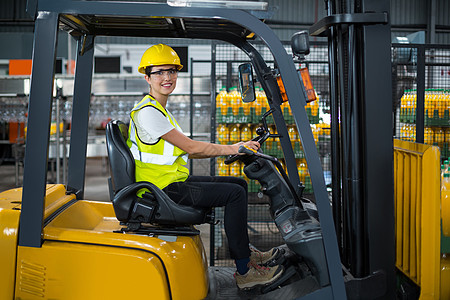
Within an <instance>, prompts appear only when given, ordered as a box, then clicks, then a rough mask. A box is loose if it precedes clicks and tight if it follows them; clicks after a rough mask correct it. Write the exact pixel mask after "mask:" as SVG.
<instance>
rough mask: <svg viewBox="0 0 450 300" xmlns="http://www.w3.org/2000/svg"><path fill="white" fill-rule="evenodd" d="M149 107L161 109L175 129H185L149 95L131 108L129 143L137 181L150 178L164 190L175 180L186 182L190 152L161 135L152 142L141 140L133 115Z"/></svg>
mask: <svg viewBox="0 0 450 300" xmlns="http://www.w3.org/2000/svg"><path fill="white" fill-rule="evenodd" d="M147 106H153V107H154V108H156V109H157V110H159V111H160V112H161V113H162V114H163V115H164V116H165V117H166V118H167V119H168V120H169V122H170V123H171V124H172V125H173V126H174V127H175V128H176V129H178V130H180V131H182V130H181V127H180V125H178V123H177V121H176V120H175V118H174V117H173V116H172V114H170V113H169V112H167V111H166V110H165V109H164V108H163V107H162V105H161V104H160V103H159V102H158V101H156V100H155V99H153V98H152V97H151V96H149V95H147V96H145V97H144V99H142V100H141V102H139V103H138V104H137V105H136V106H135V107H134V108H133V109H132V110H131V114H130V115H131V120H130V127H129V134H128V140H127V144H128V147H130V150H131V153H132V154H133V157H134V161H135V163H136V181H137V182H138V181H149V182H151V183H153V184H154V185H156V186H157V187H159V188H160V189H163V188H165V187H166V186H168V185H169V184H171V183H173V182H180V181H185V180H186V179H187V178H188V176H189V170H188V169H187V168H186V167H185V165H186V164H187V158H188V154H187V153H186V152H185V151H183V150H181V149H180V148H178V147H176V146H174V145H172V144H171V143H169V142H167V141H165V140H164V139H162V138H159V139H158V140H157V141H156V142H155V143H153V144H148V143H144V142H143V141H141V140H140V138H139V135H138V133H137V129H136V124H135V120H134V114H135V113H136V112H137V111H139V110H141V109H143V108H144V107H147Z"/></svg>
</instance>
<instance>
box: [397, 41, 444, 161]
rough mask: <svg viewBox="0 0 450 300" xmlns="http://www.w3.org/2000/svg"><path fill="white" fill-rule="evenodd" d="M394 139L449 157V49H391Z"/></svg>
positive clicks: (425, 46)
mask: <svg viewBox="0 0 450 300" xmlns="http://www.w3.org/2000/svg"><path fill="white" fill-rule="evenodd" d="M392 70H393V76H392V78H393V107H392V108H393V113H394V120H395V123H394V124H395V128H394V132H393V135H394V137H396V138H398V139H401V140H406V141H412V142H419V143H424V144H428V145H436V146H439V148H440V150H441V158H442V160H446V159H447V158H448V157H449V156H450V148H449V145H450V118H449V111H450V46H448V45H417V44H412V45H405V44H393V46H392Z"/></svg>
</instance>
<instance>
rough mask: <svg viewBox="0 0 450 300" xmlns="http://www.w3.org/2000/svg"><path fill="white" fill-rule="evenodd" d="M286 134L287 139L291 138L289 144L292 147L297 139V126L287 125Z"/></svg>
mask: <svg viewBox="0 0 450 300" xmlns="http://www.w3.org/2000/svg"><path fill="white" fill-rule="evenodd" d="M288 134H289V139H290V140H291V144H292V146H293V147H294V144H295V142H297V141H298V140H299V136H298V132H297V127H296V126H295V125H290V126H288Z"/></svg>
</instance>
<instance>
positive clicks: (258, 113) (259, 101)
mask: <svg viewBox="0 0 450 300" xmlns="http://www.w3.org/2000/svg"><path fill="white" fill-rule="evenodd" d="M255 93H256V100H255V104H254V106H255V115H256V117H257V118H258V119H259V118H261V114H262V113H261V110H262V105H263V104H262V103H263V101H264V99H263V96H262V92H261V90H260V89H259V88H257V89H256V90H255Z"/></svg>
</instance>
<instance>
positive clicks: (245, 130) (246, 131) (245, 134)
mask: <svg viewBox="0 0 450 300" xmlns="http://www.w3.org/2000/svg"><path fill="white" fill-rule="evenodd" d="M251 139H252V127H251V125H250V124H247V125H244V126H243V127H242V128H241V140H242V141H243V142H246V141H250V140H251Z"/></svg>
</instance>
